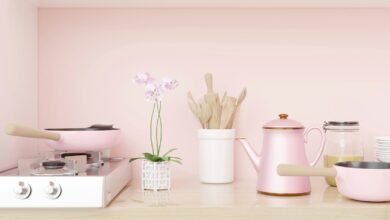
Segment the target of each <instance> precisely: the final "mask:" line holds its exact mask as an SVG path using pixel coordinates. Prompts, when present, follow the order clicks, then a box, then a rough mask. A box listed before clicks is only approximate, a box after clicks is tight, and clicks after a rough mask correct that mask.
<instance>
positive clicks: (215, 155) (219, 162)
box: [198, 129, 235, 183]
mask: <svg viewBox="0 0 390 220" xmlns="http://www.w3.org/2000/svg"><path fill="white" fill-rule="evenodd" d="M198 137H199V160H200V161H199V165H200V181H201V182H203V183H231V182H233V179H234V139H235V130H234V129H200V130H199V131H198Z"/></svg>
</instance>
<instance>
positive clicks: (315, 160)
mask: <svg viewBox="0 0 390 220" xmlns="http://www.w3.org/2000/svg"><path fill="white" fill-rule="evenodd" d="M313 130H316V131H318V132H320V134H321V146H320V149H319V151H318V153H317V156H316V157H315V158H314V160H313V161H312V162H311V163H310V166H315V165H316V164H317V162H318V160H319V159H320V158H321V155H322V152H324V148H325V133H324V131H323V130H322V129H321V128H308V129H307V130H305V132H304V133H303V135H304V138H305V143H307V136H308V135H309V133H310V132H312V131H313Z"/></svg>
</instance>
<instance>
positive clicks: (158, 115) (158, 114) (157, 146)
mask: <svg viewBox="0 0 390 220" xmlns="http://www.w3.org/2000/svg"><path fill="white" fill-rule="evenodd" d="M155 105H157V121H156V148H157V156H159V151H160V149H159V143H158V123H159V122H160V120H159V117H160V113H159V112H160V110H159V106H158V102H157V101H156V102H155Z"/></svg>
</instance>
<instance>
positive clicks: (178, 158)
mask: <svg viewBox="0 0 390 220" xmlns="http://www.w3.org/2000/svg"><path fill="white" fill-rule="evenodd" d="M169 158H172V159H177V160H182V159H181V158H180V157H169Z"/></svg>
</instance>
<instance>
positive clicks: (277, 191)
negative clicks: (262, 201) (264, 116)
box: [239, 114, 325, 196]
mask: <svg viewBox="0 0 390 220" xmlns="http://www.w3.org/2000/svg"><path fill="white" fill-rule="evenodd" d="M313 130H317V131H319V132H320V133H321V146H320V150H319V152H318V154H317V156H316V157H315V159H314V160H313V161H312V162H311V163H309V162H308V160H307V157H306V152H305V143H306V142H307V136H308V134H309V133H310V132H311V131H313ZM263 133H264V138H263V149H262V153H261V155H258V154H257V153H256V152H255V150H253V148H252V147H251V146H250V145H249V143H248V142H247V141H246V139H239V141H240V143H241V144H242V145H243V146H244V149H245V150H246V152H247V154H248V156H249V158H250V159H251V161H252V164H253V165H254V167H255V168H256V171H257V185H256V188H257V191H259V192H260V193H264V194H269V195H281V196H283V195H286V196H288V195H306V194H309V193H310V179H309V177H305V176H297V177H295V176H280V175H279V174H278V173H277V167H278V165H279V164H296V165H306V166H308V165H310V166H314V165H315V164H316V163H317V162H318V160H319V159H320V157H321V154H322V152H323V150H324V145H325V135H324V132H323V130H322V129H321V128H309V129H307V130H305V128H304V126H303V125H302V124H301V123H299V122H297V121H295V120H292V119H288V115H287V114H280V115H279V119H275V120H272V121H270V122H268V123H267V124H265V125H264V126H263Z"/></svg>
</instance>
